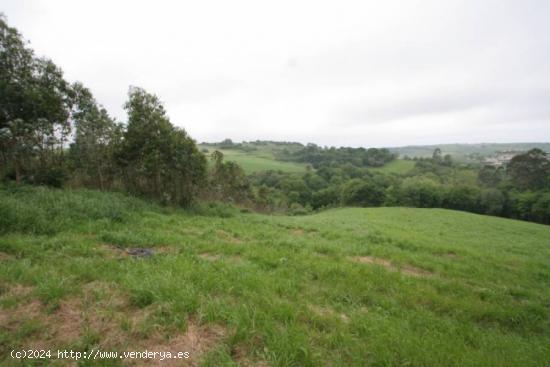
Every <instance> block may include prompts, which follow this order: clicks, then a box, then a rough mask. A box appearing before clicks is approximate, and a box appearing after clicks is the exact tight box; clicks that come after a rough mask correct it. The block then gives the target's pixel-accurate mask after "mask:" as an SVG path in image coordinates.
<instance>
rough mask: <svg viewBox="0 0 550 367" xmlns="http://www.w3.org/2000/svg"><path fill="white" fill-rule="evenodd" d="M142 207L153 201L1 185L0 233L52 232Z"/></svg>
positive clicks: (123, 217)
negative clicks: (146, 201)
mask: <svg viewBox="0 0 550 367" xmlns="http://www.w3.org/2000/svg"><path fill="white" fill-rule="evenodd" d="M145 208H149V209H152V208H153V205H152V204H151V205H149V204H147V203H145V202H143V201H141V200H138V199H135V198H132V197H129V196H126V195H123V194H118V193H101V192H97V191H92V190H76V191H65V190H58V189H52V188H46V187H31V186H0V233H2V234H6V233H11V232H20V233H31V234H54V233H57V232H59V231H61V230H68V229H71V228H73V227H74V226H75V225H78V224H82V223H86V222H88V221H100V220H101V221H106V222H124V221H125V220H127V219H128V217H129V216H131V215H133V214H136V213H139V212H140V211H142V210H144V209H145Z"/></svg>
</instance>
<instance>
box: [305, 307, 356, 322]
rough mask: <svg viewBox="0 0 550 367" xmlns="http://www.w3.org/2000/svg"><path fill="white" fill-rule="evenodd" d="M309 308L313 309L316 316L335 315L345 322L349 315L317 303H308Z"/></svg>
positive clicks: (347, 320)
mask: <svg viewBox="0 0 550 367" xmlns="http://www.w3.org/2000/svg"><path fill="white" fill-rule="evenodd" d="M309 309H310V310H311V311H313V313H315V314H316V315H317V316H321V317H337V318H339V319H340V320H342V321H343V322H345V323H348V322H349V316H348V315H346V314H345V313H339V312H336V310H334V309H332V308H329V307H321V306H318V305H309Z"/></svg>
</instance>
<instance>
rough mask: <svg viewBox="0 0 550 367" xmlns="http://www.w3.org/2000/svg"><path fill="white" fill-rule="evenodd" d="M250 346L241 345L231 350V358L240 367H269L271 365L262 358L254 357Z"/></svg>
mask: <svg viewBox="0 0 550 367" xmlns="http://www.w3.org/2000/svg"><path fill="white" fill-rule="evenodd" d="M258 339H259V338H258ZM250 349H251V348H250V346H247V345H244V344H241V345H238V346H236V347H234V348H233V349H232V350H231V357H233V360H234V361H235V362H236V363H237V364H238V365H239V366H243V367H269V363H267V361H266V360H264V359H263V358H262V357H261V356H258V355H255V356H254V355H252V352H251V350H250Z"/></svg>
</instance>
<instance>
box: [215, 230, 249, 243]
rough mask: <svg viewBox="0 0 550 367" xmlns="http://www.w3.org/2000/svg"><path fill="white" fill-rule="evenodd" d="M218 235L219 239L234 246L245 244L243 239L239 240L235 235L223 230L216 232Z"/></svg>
mask: <svg viewBox="0 0 550 367" xmlns="http://www.w3.org/2000/svg"><path fill="white" fill-rule="evenodd" d="M216 235H217V236H218V238H220V239H222V240H223V241H225V242H229V243H234V244H241V243H243V242H244V241H243V240H242V239H241V238H238V237H237V236H235V235H234V234H232V233H230V232H227V231H224V230H223V229H218V230H216Z"/></svg>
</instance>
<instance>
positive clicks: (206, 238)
mask: <svg viewBox="0 0 550 367" xmlns="http://www.w3.org/2000/svg"><path fill="white" fill-rule="evenodd" d="M0 203H1V204H0V218H1V219H0V220H1V221H2V222H0V224H1V227H0V228H1V232H2V234H1V235H0V262H1V263H0V265H1V266H0V364H2V365H8V366H9V365H19V364H17V361H14V360H12V359H10V357H9V351H10V350H11V349H13V348H24V347H30V346H32V345H41V346H43V347H48V348H52V349H54V348H55V349H57V348H73V349H74V350H81V351H84V350H90V349H94V348H98V347H99V346H101V348H102V349H103V350H135V349H139V348H141V349H145V348H149V349H152V348H154V347H155V346H156V347H162V348H167V349H168V350H170V346H171V345H177V344H170V340H173V339H171V338H174V337H175V336H178V335H179V336H182V335H184V336H185V335H187V334H188V333H190V332H192V331H194V332H195V333H198V334H199V338H198V340H199V342H200V343H203V346H204V348H203V349H202V351H201V353H199V352H196V355H193V353H192V355H191V357H192V358H195V360H199V361H200V363H201V364H202V365H206V366H235V365H238V364H245V363H249V364H250V365H255V364H259V363H265V364H267V365H271V366H324V365H332V366H403V365H407V366H542V365H545V364H546V365H547V364H548V361H549V360H550V288H549V287H548V284H549V283H550V227H548V226H543V225H538V224H533V223H527V222H520V221H514V220H508V219H501V218H496V217H487V216H480V215H474V214H468V213H463V212H455V211H449V210H439V209H408V208H372V209H359V208H355V209H353V208H348V209H335V210H330V211H326V212H322V213H319V214H315V215H309V216H301V217H287V216H267V215H260V214H244V213H239V212H238V211H235V210H233V211H228V210H222V209H223V207H222V209H219V208H217V207H216V206H211V207H210V209H209V210H204V209H201V210H197V211H195V212H194V213H191V212H189V211H183V210H178V209H171V208H162V207H158V206H156V205H153V204H148V203H145V202H142V201H139V200H136V199H132V198H128V197H125V196H123V195H118V194H101V193H97V192H93V191H86V190H79V191H56V190H48V189H40V188H23V189H13V188H12V189H5V188H4V189H1V190H0ZM218 209H219V210H218ZM218 211H219V212H220V214H222V215H221V216H216V213H217V212H218ZM197 213H204V214H208V215H204V214H203V215H200V214H197ZM50 219H51V223H52V225H51V228H49V227H48V223H49V220H50ZM132 247H148V248H153V249H156V250H157V252H156V253H155V255H153V256H152V257H150V258H145V259H134V258H132V257H130V256H123V254H124V249H125V248H132ZM366 256H370V257H372V258H371V259H373V258H376V259H379V260H378V262H381V261H382V259H383V260H384V261H389V262H391V266H384V265H379V264H376V263H374V264H373V263H359V262H357V261H354V260H355V259H357V258H358V257H363V258H364V259H366ZM412 270H415V271H418V274H416V275H417V276H413V275H415V274H414V273H413V274H411V272H412ZM23 290H25V291H23ZM71 305H72V306H71ZM71 307H72V308H71ZM75 309H76V310H77V311H78V312H77V313H76V315H77V317H74V316H73V317H65V316H66V315H69V316H70V315H73V314H74V311H75ZM69 311H72V313H71V312H69ZM80 319H82V320H85V322H84V321H82V324H81V323H80V322H81V321H79V320H80ZM77 326H78V327H77ZM71 327H72V329H71ZM73 329H76V330H73ZM60 330H61V331H60ZM200 330H209V333H203V334H201V333H200ZM61 334H63V335H68V336H70V337H65V338H63V337H62V336H61ZM206 335H209V337H207V336H206ZM201 338H202V339H201ZM183 340H185V338H184V339H183ZM184 345H185V344H184ZM180 347H181V345H180ZM102 363H103V364H106V365H120V364H121V363H122V361H120V360H105V361H102Z"/></svg>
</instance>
